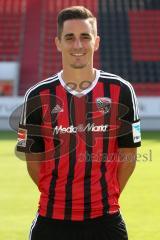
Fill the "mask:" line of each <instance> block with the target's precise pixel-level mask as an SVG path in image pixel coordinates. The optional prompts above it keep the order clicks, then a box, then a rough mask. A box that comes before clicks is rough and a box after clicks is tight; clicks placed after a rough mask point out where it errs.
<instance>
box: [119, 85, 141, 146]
mask: <svg viewBox="0 0 160 240" xmlns="http://www.w3.org/2000/svg"><path fill="white" fill-rule="evenodd" d="M119 123H120V124H119V126H120V127H119V133H118V147H119V148H130V147H131V148H132V147H140V146H141V128H140V118H139V109H138V102H137V97H136V94H135V91H134V89H133V87H132V85H131V84H130V83H129V82H127V81H125V84H124V85H123V87H122V88H121V92H120V104H119Z"/></svg>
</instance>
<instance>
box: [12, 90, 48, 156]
mask: <svg viewBox="0 0 160 240" xmlns="http://www.w3.org/2000/svg"><path fill="white" fill-rule="evenodd" d="M41 124H42V109H41V102H40V97H39V95H38V94H37V95H36V94H34V92H31V93H28V92H27V93H26V95H25V98H24V104H23V108H22V112H21V118H20V122H19V129H18V142H17V151H19V152H25V153H38V152H44V140H43V136H42V134H41Z"/></svg>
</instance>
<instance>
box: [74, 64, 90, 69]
mask: <svg viewBox="0 0 160 240" xmlns="http://www.w3.org/2000/svg"><path fill="white" fill-rule="evenodd" d="M86 66H87V65H86V64H81V65H75V64H71V67H72V68H74V69H82V68H85V67H86Z"/></svg>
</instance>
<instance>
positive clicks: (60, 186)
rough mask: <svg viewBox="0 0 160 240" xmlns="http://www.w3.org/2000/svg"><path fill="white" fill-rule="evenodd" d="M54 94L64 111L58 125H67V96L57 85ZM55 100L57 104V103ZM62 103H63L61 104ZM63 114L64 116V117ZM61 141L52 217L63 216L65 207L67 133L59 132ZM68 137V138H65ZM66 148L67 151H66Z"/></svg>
mask: <svg viewBox="0 0 160 240" xmlns="http://www.w3.org/2000/svg"><path fill="white" fill-rule="evenodd" d="M56 96H57V99H58V101H60V103H59V105H60V106H61V105H63V106H61V107H62V108H63V111H64V112H59V113H58V119H57V122H58V126H60V125H62V126H63V127H68V126H69V121H68V105H67V96H66V91H65V89H64V88H63V87H62V86H61V85H59V86H57V88H56ZM58 101H57V104H58ZM62 103H63V104H62ZM64 115H65V116H66V117H64ZM59 137H60V141H61V144H62V146H61V149H60V159H59V164H58V178H57V181H56V189H55V200H54V210H53V216H52V217H53V218H60V219H62V218H64V208H65V185H66V182H67V175H68V169H69V155H68V149H69V134H68V133H66V134H65V133H63V134H59ZM67 138H68V139H67ZM66 150H67V151H66Z"/></svg>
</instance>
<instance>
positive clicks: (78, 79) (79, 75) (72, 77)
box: [62, 68, 96, 91]
mask: <svg viewBox="0 0 160 240" xmlns="http://www.w3.org/2000/svg"><path fill="white" fill-rule="evenodd" d="M95 77H96V70H95V69H94V68H90V69H87V70H86V69H72V71H71V70H70V69H63V73H62V78H63V81H64V82H65V83H66V84H67V85H68V86H70V84H69V83H74V85H75V86H76V89H75V90H76V91H82V90H84V89H85V88H88V87H89V86H90V85H91V84H92V82H93V81H94V79H95ZM83 82H84V84H83ZM82 85H83V89H82V87H81V86H82ZM71 86H72V84H71Z"/></svg>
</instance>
